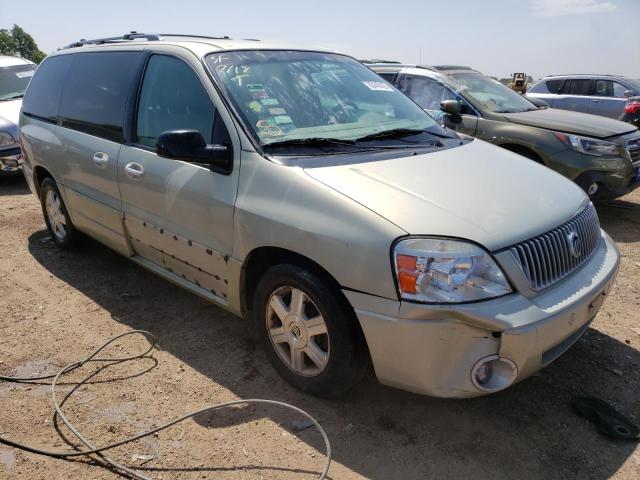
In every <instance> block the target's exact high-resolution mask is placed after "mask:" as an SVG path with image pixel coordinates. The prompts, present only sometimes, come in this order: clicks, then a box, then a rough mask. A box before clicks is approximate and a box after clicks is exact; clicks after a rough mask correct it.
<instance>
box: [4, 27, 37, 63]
mask: <svg viewBox="0 0 640 480" xmlns="http://www.w3.org/2000/svg"><path fill="white" fill-rule="evenodd" d="M0 55H17V56H20V57H22V58H26V59H27V60H31V61H32V62H34V63H40V62H41V61H42V60H43V59H44V57H46V55H45V53H44V52H43V51H41V50H40V49H39V48H38V45H37V44H36V42H35V40H34V39H33V37H32V36H31V35H29V34H28V33H27V32H25V31H24V30H23V29H22V28H20V27H19V26H18V25H14V26H13V28H11V30H7V29H4V28H3V29H0Z"/></svg>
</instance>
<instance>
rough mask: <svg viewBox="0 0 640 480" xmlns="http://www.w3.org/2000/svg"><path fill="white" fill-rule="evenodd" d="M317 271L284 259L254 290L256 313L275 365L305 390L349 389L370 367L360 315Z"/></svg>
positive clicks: (253, 313) (332, 392) (323, 392)
mask: <svg viewBox="0 0 640 480" xmlns="http://www.w3.org/2000/svg"><path fill="white" fill-rule="evenodd" d="M327 283H328V282H326V281H323V279H322V278H321V277H320V276H319V275H316V274H315V273H314V272H312V271H310V270H308V269H306V268H302V267H299V266H296V265H290V264H280V265H276V266H274V267H271V268H270V269H269V270H267V271H266V272H265V273H264V275H263V276H262V278H261V279H260V281H259V282H258V285H257V287H256V290H255V294H254V302H253V308H252V309H251V311H250V315H251V316H252V317H253V319H252V320H253V322H254V326H255V328H256V329H257V332H258V336H259V340H260V343H262V345H263V347H264V349H265V352H266V354H267V356H268V357H269V360H270V362H271V363H272V365H273V366H274V368H275V369H276V370H277V371H278V373H280V375H281V376H282V377H284V379H285V380H286V381H287V382H289V383H290V384H291V385H293V386H294V387H296V388H298V389H299V390H302V391H303V392H306V393H309V394H312V395H317V396H321V397H332V396H336V395H340V394H342V393H345V392H346V391H348V390H349V389H351V388H352V387H353V386H354V385H355V384H356V383H357V382H359V381H360V380H361V379H362V377H363V376H364V373H365V371H366V365H367V362H366V358H367V357H366V347H365V346H364V339H363V338H362V334H361V331H360V330H359V326H358V325H357V319H356V318H355V314H354V312H353V310H352V309H351V307H350V306H349V305H348V303H347V301H346V299H344V297H343V296H342V294H341V292H340V291H339V290H338V289H337V288H332V287H331V286H330V285H328V284H327Z"/></svg>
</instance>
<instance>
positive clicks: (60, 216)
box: [40, 178, 78, 249]
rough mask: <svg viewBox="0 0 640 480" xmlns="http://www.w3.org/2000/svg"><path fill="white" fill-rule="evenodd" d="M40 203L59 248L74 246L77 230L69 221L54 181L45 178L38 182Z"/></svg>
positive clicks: (52, 236) (50, 231) (45, 219)
mask: <svg viewBox="0 0 640 480" xmlns="http://www.w3.org/2000/svg"><path fill="white" fill-rule="evenodd" d="M40 205H41V206H42V214H43V215H44V221H45V223H46V224H47V229H48V230H49V234H50V235H51V238H52V239H53V241H54V242H55V243H56V245H58V246H59V247H61V248H67V249H68V248H73V247H74V246H76V243H77V237H78V232H77V230H76V229H75V228H74V226H73V224H72V223H71V218H70V217H69V213H68V212H67V207H66V206H65V204H64V201H63V200H62V196H61V195H60V191H59V190H58V186H57V184H56V182H55V181H54V180H53V179H52V178H45V179H44V180H43V181H42V183H41V184H40Z"/></svg>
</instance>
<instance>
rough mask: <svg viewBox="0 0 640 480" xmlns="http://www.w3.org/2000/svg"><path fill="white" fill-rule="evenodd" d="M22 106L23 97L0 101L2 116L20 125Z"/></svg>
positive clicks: (0, 114)
mask: <svg viewBox="0 0 640 480" xmlns="http://www.w3.org/2000/svg"><path fill="white" fill-rule="evenodd" d="M21 106H22V99H19V100H6V101H4V102H0V117H4V118H5V119H7V120H9V121H10V122H11V123H13V124H14V125H18V119H19V117H20V107H21Z"/></svg>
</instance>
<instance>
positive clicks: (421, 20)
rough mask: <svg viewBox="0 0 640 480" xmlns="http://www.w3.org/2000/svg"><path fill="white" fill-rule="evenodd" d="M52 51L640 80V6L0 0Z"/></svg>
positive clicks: (0, 22) (615, 0)
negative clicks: (224, 52) (233, 45)
mask: <svg viewBox="0 0 640 480" xmlns="http://www.w3.org/2000/svg"><path fill="white" fill-rule="evenodd" d="M13 24H18V25H19V26H21V27H22V28H23V29H25V30H26V31H27V32H28V33H30V34H31V35H32V36H33V37H34V39H35V40H36V42H37V43H38V45H39V47H40V49H41V50H43V51H44V52H45V53H50V52H52V51H55V50H56V49H57V48H59V47H61V46H64V45H67V44H69V43H71V42H73V41H77V40H79V39H81V38H99V37H108V36H114V35H120V34H124V33H127V32H129V31H131V30H136V31H138V32H146V33H191V34H200V35H213V36H222V35H228V36H230V37H232V38H259V39H261V40H265V41H267V40H268V41H275V42H284V43H287V44H290V45H292V46H295V47H322V48H328V49H330V50H337V51H340V52H342V53H347V54H350V55H353V56H355V57H356V58H384V59H390V60H399V61H403V62H407V63H417V62H420V63H423V64H427V65H428V64H431V65H438V64H458V65H467V66H471V67H473V68H475V69H477V70H480V71H482V72H483V73H485V74H487V75H494V76H498V77H506V76H510V75H511V73H513V72H525V73H527V74H529V75H532V76H533V77H535V78H540V77H541V76H543V75H548V74H560V73H610V74H619V75H625V76H630V77H633V78H640V37H638V35H637V32H638V25H640V0H448V1H441V0H403V1H402V2H399V3H396V2H394V1H380V0H379V1H376V2H374V1H371V0H370V1H363V0H323V1H310V0H297V1H294V0H268V1H265V0H262V1H256V0H235V1H228V0H227V1H216V0H209V1H206V0H178V1H176V0H172V1H168V0H154V1H151V0H128V1H125V0H109V1H107V2H104V1H103V2H91V1H87V0H83V1H78V0H63V1H55V0H47V1H42V0H20V1H19V2H16V1H15V0H0V28H10V27H11V26H12V25H13Z"/></svg>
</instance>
